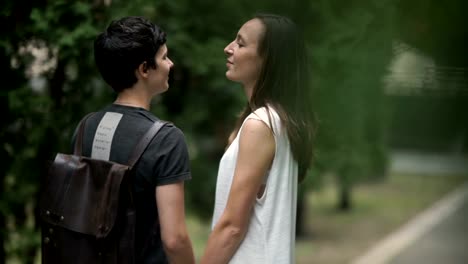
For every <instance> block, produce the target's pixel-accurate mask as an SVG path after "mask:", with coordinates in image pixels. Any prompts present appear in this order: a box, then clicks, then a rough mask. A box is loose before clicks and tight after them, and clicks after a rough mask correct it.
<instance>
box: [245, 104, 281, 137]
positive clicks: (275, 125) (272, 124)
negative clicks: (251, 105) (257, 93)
mask: <svg viewBox="0 0 468 264" xmlns="http://www.w3.org/2000/svg"><path fill="white" fill-rule="evenodd" d="M248 118H254V119H257V120H261V121H263V122H264V123H266V124H267V125H268V127H269V128H270V129H273V131H274V132H279V130H280V128H281V119H280V117H279V115H278V112H277V111H276V110H275V109H274V108H273V107H271V106H268V107H266V106H263V107H259V108H257V109H255V111H253V112H252V113H251V114H250V115H249V117H248Z"/></svg>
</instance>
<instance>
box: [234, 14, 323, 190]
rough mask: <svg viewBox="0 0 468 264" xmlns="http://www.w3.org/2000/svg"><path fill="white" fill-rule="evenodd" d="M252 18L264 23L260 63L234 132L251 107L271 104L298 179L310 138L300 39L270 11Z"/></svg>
mask: <svg viewBox="0 0 468 264" xmlns="http://www.w3.org/2000/svg"><path fill="white" fill-rule="evenodd" d="M254 18H256V19H259V20H260V21H261V22H262V23H263V25H264V32H263V36H261V38H260V43H259V46H258V54H259V55H260V57H262V58H263V65H262V69H261V72H260V76H259V78H258V80H257V83H256V85H255V87H254V89H253V92H252V96H251V98H250V102H248V104H247V106H246V108H245V109H244V111H243V112H242V114H241V115H240V116H239V119H238V121H237V125H236V129H235V131H238V130H239V129H240V126H241V125H242V122H243V121H244V120H245V118H246V117H247V116H248V115H249V114H250V113H252V111H254V110H255V109H257V108H260V107H266V109H267V110H268V111H270V110H269V107H272V108H273V109H274V110H275V111H276V112H277V113H278V115H279V117H280V119H281V122H282V125H283V126H284V127H285V128H286V131H287V133H288V138H289V142H290V145H291V151H292V153H293V156H294V159H295V160H296V161H297V163H298V166H299V175H298V177H299V182H301V181H302V180H303V179H304V178H305V176H306V172H307V169H308V168H309V167H310V164H311V161H312V156H313V151H312V143H313V137H314V131H313V111H312V107H311V99H312V98H311V96H310V90H311V87H310V76H309V74H310V71H309V64H308V59H307V52H306V48H305V44H304V40H303V38H302V36H301V34H300V32H299V30H298V28H297V26H296V25H295V24H294V22H292V21H291V20H290V19H289V18H286V17H283V16H278V15H272V14H257V15H255V16H254Z"/></svg>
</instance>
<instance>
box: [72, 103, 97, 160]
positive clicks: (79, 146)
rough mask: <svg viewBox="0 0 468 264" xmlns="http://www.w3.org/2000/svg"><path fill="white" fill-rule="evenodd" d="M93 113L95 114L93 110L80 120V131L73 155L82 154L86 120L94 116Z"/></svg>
mask: <svg viewBox="0 0 468 264" xmlns="http://www.w3.org/2000/svg"><path fill="white" fill-rule="evenodd" d="M93 114H94V112H91V113H89V114H87V115H86V116H85V117H83V119H81V121H80V124H79V127H78V132H77V135H76V140H75V146H74V148H73V155H75V156H81V153H82V146H83V137H84V130H85V125H86V120H88V118H89V117H90V116H92V115H93Z"/></svg>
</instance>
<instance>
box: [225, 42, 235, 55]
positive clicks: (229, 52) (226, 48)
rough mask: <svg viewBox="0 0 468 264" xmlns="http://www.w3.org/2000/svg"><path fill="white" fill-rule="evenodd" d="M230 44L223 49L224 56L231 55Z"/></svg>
mask: <svg viewBox="0 0 468 264" xmlns="http://www.w3.org/2000/svg"><path fill="white" fill-rule="evenodd" d="M232 52H233V51H232V42H231V43H229V44H228V45H227V46H226V47H225V48H224V54H226V55H232Z"/></svg>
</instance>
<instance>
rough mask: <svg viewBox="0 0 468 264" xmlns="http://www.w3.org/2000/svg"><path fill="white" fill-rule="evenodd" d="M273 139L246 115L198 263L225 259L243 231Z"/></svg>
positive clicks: (262, 125)
mask: <svg viewBox="0 0 468 264" xmlns="http://www.w3.org/2000/svg"><path fill="white" fill-rule="evenodd" d="M275 148H276V145H275V139H274V137H273V134H272V131H271V129H270V128H269V127H268V126H267V125H266V124H265V123H264V122H262V121H260V120H256V119H248V120H247V121H246V122H245V124H244V126H243V128H242V131H241V133H240V138H239V153H238V156H237V163H236V169H235V172H234V179H233V182H232V185H231V190H230V192H229V197H228V201H227V205H226V208H225V209H224V212H223V214H222V215H221V217H220V219H219V221H218V223H217V224H216V225H215V227H214V229H213V231H212V233H211V234H210V236H209V238H208V243H207V246H206V249H205V254H204V255H203V257H202V260H201V263H203V264H208V263H227V262H229V260H230V259H231V258H232V256H233V255H234V253H235V252H236V250H237V248H238V247H239V245H240V243H241V242H242V240H243V239H244V237H245V234H246V232H247V229H248V226H249V221H250V217H251V214H252V208H253V206H254V204H255V199H256V196H257V193H258V192H259V190H260V187H261V186H262V184H263V180H264V177H265V174H266V172H267V171H268V169H269V168H270V166H271V163H272V161H273V158H274V156H275Z"/></svg>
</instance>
